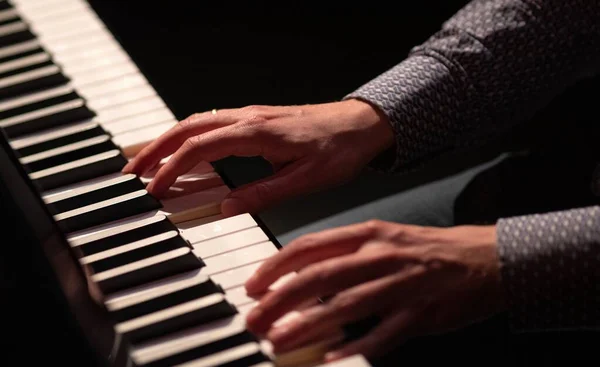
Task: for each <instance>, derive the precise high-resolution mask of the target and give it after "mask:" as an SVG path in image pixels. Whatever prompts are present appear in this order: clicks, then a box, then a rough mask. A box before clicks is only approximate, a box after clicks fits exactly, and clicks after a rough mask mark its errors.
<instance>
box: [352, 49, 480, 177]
mask: <svg viewBox="0 0 600 367" xmlns="http://www.w3.org/2000/svg"><path fill="white" fill-rule="evenodd" d="M467 86H468V82H467V80H466V79H464V78H462V76H461V73H460V72H457V71H456V69H455V67H453V66H452V65H451V64H450V63H449V62H447V61H445V60H444V59H442V58H440V57H434V56H433V55H426V54H418V55H413V56H411V57H409V58H407V59H406V60H404V61H403V62H401V63H400V64H398V65H396V66H395V67H393V68H391V69H390V70H388V71H386V72H385V73H383V74H381V75H380V76H378V77H377V78H375V79H373V80H372V81H370V82H368V83H366V84H364V85H363V86H361V87H360V88H358V89H357V90H356V91H354V92H353V93H351V94H348V95H347V96H345V97H344V99H349V98H356V99H360V100H363V101H366V102H369V103H371V104H372V105H374V106H376V107H378V108H379V109H380V110H381V111H382V112H383V113H385V115H386V116H387V117H388V119H389V121H390V124H391V127H392V129H393V130H394V132H395V134H396V146H395V149H393V150H391V151H388V152H385V153H383V154H382V155H381V157H378V158H377V160H376V161H375V162H373V163H372V164H371V166H372V167H373V166H376V167H375V168H377V169H378V170H381V171H385V172H395V171H401V170H406V169H408V168H409V167H410V166H412V165H418V164H419V163H420V161H422V160H425V159H427V158H430V156H433V155H435V154H437V153H439V151H440V150H441V149H444V148H449V145H452V142H453V140H455V138H458V137H459V136H460V135H461V132H460V131H458V130H461V129H460V128H459V126H460V124H456V121H458V120H459V119H460V116H459V115H458V114H459V111H466V110H468V108H465V106H461V103H462V102H461V101H467V100H469V99H468V98H466V94H467V93H469V91H468V90H469V88H468V87H467Z"/></svg>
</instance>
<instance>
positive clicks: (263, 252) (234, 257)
mask: <svg viewBox="0 0 600 367" xmlns="http://www.w3.org/2000/svg"><path fill="white" fill-rule="evenodd" d="M193 252H194V255H196V256H197V254H196V251H193ZM276 253H277V247H275V245H274V244H273V243H272V242H270V241H267V242H262V243H259V244H256V245H252V246H247V247H244V248H241V249H238V250H236V251H231V252H226V253H223V254H220V255H216V256H212V257H208V258H203V259H202V260H203V261H204V263H205V264H206V266H205V267H204V268H202V272H203V273H204V274H205V275H214V274H218V273H222V272H225V271H228V270H231V269H235V268H237V267H240V266H244V265H248V264H252V263H255V262H258V261H261V260H265V259H267V258H269V257H271V256H273V255H275V254H276Z"/></svg>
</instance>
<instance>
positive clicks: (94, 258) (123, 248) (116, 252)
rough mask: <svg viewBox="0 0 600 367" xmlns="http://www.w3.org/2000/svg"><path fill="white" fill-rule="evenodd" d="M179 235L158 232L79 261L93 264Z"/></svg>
mask: <svg viewBox="0 0 600 367" xmlns="http://www.w3.org/2000/svg"><path fill="white" fill-rule="evenodd" d="M177 236H179V232H177V231H169V232H165V233H160V234H157V235H154V236H150V237H147V238H143V239H141V240H139V241H135V242H131V243H128V244H126V245H122V246H119V247H115V248H111V249H108V250H106V251H101V252H97V253H95V254H92V255H88V256H84V257H82V258H81V259H79V262H81V263H82V264H84V265H85V264H91V263H93V262H95V261H99V260H104V259H107V258H109V257H112V256H117V255H120V254H123V253H125V252H129V251H133V250H137V249H140V248H142V247H147V246H152V245H154V244H155V243H159V242H162V241H166V240H168V239H171V238H175V237H177Z"/></svg>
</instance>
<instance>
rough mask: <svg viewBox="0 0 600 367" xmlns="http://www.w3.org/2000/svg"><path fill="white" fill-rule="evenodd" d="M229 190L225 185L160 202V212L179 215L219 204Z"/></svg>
mask: <svg viewBox="0 0 600 367" xmlns="http://www.w3.org/2000/svg"><path fill="white" fill-rule="evenodd" d="M229 192H230V189H229V187H227V186H225V185H221V186H218V187H214V188H211V189H208V190H203V191H199V192H194V193H191V194H189V195H185V196H180V197H177V198H173V199H166V200H161V203H162V204H163V207H162V209H160V212H161V213H163V214H166V215H170V214H173V213H180V212H183V211H186V210H188V209H191V208H195V207H198V206H202V205H206V204H210V203H214V202H221V201H222V200H223V198H224V197H225V196H226V195H227V194H229Z"/></svg>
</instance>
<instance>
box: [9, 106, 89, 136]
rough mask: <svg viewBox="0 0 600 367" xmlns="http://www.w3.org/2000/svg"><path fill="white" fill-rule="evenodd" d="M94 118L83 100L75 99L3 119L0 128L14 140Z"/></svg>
mask: <svg viewBox="0 0 600 367" xmlns="http://www.w3.org/2000/svg"><path fill="white" fill-rule="evenodd" d="M94 116H95V113H94V112H93V111H91V110H90V109H89V108H88V107H87V106H86V104H85V101H84V100H83V99H75V100H71V101H67V102H62V103H59V104H56V105H53V106H49V107H45V108H42V109H39V110H35V111H31V112H28V113H25V114H22V115H17V116H13V117H10V118H7V119H4V120H2V121H0V127H2V128H4V131H6V133H7V134H8V135H9V136H10V137H12V138H15V137H19V136H23V135H25V134H32V133H35V132H37V131H41V130H45V129H48V128H51V127H58V126H62V125H66V124H69V123H72V122H74V121H81V120H85V119H90V118H92V117H94Z"/></svg>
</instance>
